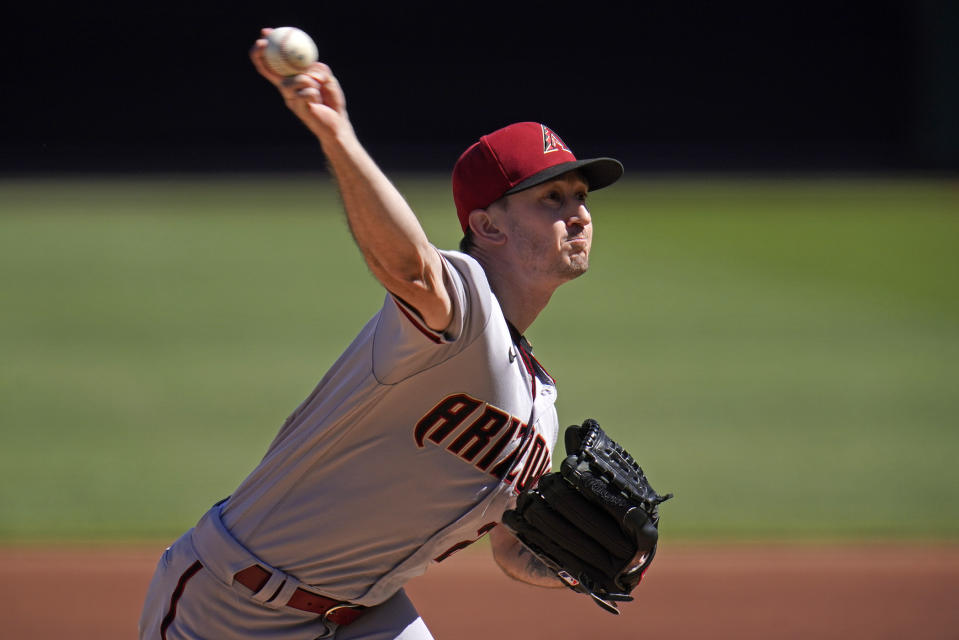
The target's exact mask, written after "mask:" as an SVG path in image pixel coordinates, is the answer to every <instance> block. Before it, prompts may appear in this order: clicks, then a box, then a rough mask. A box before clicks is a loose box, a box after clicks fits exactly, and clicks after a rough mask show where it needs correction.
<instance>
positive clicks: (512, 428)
mask: <svg viewBox="0 0 959 640" xmlns="http://www.w3.org/2000/svg"><path fill="white" fill-rule="evenodd" d="M521 424H522V423H521V422H520V421H519V419H518V418H510V421H509V428H508V429H507V430H506V433H504V434H503V435H502V436H501V437H500V439H499V440H497V441H496V444H494V445H493V448H491V449H490V450H489V451H488V452H487V453H486V455H485V456H483V458H482V459H481V460H480V461H479V462H477V463H476V468H477V469H479V470H480V471H486V469H487V467H489V466H490V465H491V464H493V462H494V461H495V460H496V456H498V455H499V454H501V453H502V452H503V449H505V448H506V445H507V444H508V443H509V441H510V440H512V439H513V434H515V433H516V429H517V428H518V427H519V426H520V425H521ZM524 426H525V425H524Z"/></svg>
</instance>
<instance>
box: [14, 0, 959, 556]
mask: <svg viewBox="0 0 959 640" xmlns="http://www.w3.org/2000/svg"><path fill="white" fill-rule="evenodd" d="M5 17H6V19H7V24H8V25H9V26H8V29H7V34H6V35H5V38H4V46H3V51H4V55H3V56H2V58H0V66H2V68H3V75H2V85H0V86H2V94H3V100H2V101H0V116H2V117H0V131H2V147H0V151H2V153H0V540H3V541H15V542H18V541H38V540H40V541H42V540H91V539H93V540H164V541H166V540H169V539H171V538H172V537H174V536H176V535H178V534H179V533H180V532H181V531H183V530H184V529H185V528H186V527H188V526H190V525H192V524H193V522H195V520H196V519H197V518H198V517H199V516H200V515H201V514H202V512H203V511H204V510H205V509H206V508H207V507H208V506H209V505H210V504H212V503H213V502H214V501H216V500H217V499H219V498H220V497H222V496H225V495H227V494H228V493H229V492H230V491H231V490H232V489H233V487H235V486H236V484H237V483H238V482H239V481H240V480H242V478H243V477H244V476H245V474H246V473H247V472H249V470H251V469H252V468H253V466H254V465H255V464H256V462H257V461H258V460H259V458H260V456H261V455H262V453H263V452H264V451H265V449H266V447H267V445H268V444H269V442H270V440H271V439H272V437H273V435H274V434H275V432H276V430H277V429H278V427H279V425H280V424H281V423H282V422H283V420H284V418H285V417H286V415H287V413H288V412H289V411H291V410H292V409H293V408H294V407H295V406H296V405H297V404H298V403H299V402H300V401H301V400H302V398H304V397H305V396H306V395H307V394H308V393H309V392H310V390H311V389H312V387H313V385H314V384H315V382H316V381H317V380H318V379H319V378H320V377H321V376H322V375H323V373H324V372H325V370H326V369H327V367H328V366H329V365H330V364H331V363H332V362H333V361H334V359H335V358H336V357H337V355H338V354H339V353H340V352H341V351H342V349H343V348H345V347H346V345H347V344H348V343H349V341H350V340H351V339H352V336H353V335H354V334H355V332H356V331H357V330H358V329H359V328H360V327H361V326H362V324H363V323H364V322H365V321H366V319H368V318H369V316H370V315H371V314H372V313H374V312H375V311H376V309H377V308H378V306H379V305H380V304H381V302H382V299H383V294H382V291H381V289H380V288H379V287H378V286H377V285H376V284H375V283H374V282H373V280H372V278H371V277H370V276H369V274H368V273H367V270H366V268H365V266H364V265H363V263H362V260H361V258H360V256H359V254H358V252H357V251H356V250H355V249H354V248H353V246H352V242H351V239H350V237H349V233H348V231H347V229H346V227H345V224H344V223H343V219H342V214H341V211H340V205H339V201H338V197H337V194H336V192H335V189H334V188H333V186H332V185H331V183H330V180H329V178H328V176H327V175H326V173H325V170H324V167H323V159H322V157H321V155H320V152H319V149H318V145H317V143H316V142H315V141H314V140H313V139H312V138H311V137H310V135H309V134H308V132H307V131H306V130H305V129H304V128H303V127H302V126H301V125H300V124H299V123H298V122H297V121H296V120H295V118H294V117H293V116H292V115H291V114H289V113H288V112H287V111H286V109H285V107H284V106H283V104H282V101H281V100H280V99H279V97H278V96H277V95H276V92H275V91H274V90H273V88H272V87H270V86H269V85H268V84H267V83H266V82H265V81H263V80H262V79H261V78H260V77H259V76H258V75H257V74H256V73H255V72H254V70H253V68H252V66H251V65H250V63H249V60H248V58H247V51H248V49H249V47H250V45H251V44H252V42H253V40H254V39H255V38H256V37H257V35H258V30H259V28H260V27H261V26H281V25H295V26H299V27H301V28H303V29H304V30H306V31H308V32H309V33H311V34H312V35H313V36H314V38H315V39H316V41H317V43H318V45H319V49H320V55H321V58H322V59H323V60H325V61H327V62H329V63H330V64H331V66H332V67H333V69H334V71H335V72H336V74H337V76H338V78H339V79H340V81H341V83H342V85H343V86H344V88H345V91H346V94H347V99H348V105H349V110H350V116H351V119H352V121H353V123H354V125H355V127H356V129H357V132H358V134H359V136H360V138H361V140H362V141H363V142H364V143H365V144H366V145H367V147H368V148H369V149H370V151H371V153H372V154H373V156H374V157H375V158H376V159H377V160H378V161H379V163H380V164H381V165H382V166H383V167H384V168H385V169H386V171H387V172H388V173H389V175H390V176H391V177H393V178H394V179H395V181H396V182H397V184H398V186H399V187H400V188H401V190H402V191H403V193H404V194H405V195H406V196H407V198H408V199H409V201H410V203H411V204H412V205H413V207H414V209H415V210H416V211H417V213H418V215H419V216H420V217H421V219H422V221H423V224H424V227H425V228H426V229H427V231H428V233H429V234H430V236H431V238H432V239H433V240H434V242H435V243H436V244H437V245H439V246H441V247H453V246H455V244H456V242H457V241H458V239H459V238H458V233H457V227H456V224H455V222H453V217H452V212H453V208H452V199H451V196H450V193H449V187H448V175H449V172H450V170H451V168H452V166H453V163H454V162H455V160H456V157H457V156H458V154H459V153H460V152H461V151H462V150H463V149H464V148H465V147H467V146H468V145H469V144H471V143H472V142H473V141H474V140H475V139H476V138H477V137H478V136H479V135H482V134H483V133H486V132H488V131H491V130H493V129H496V128H498V127H501V126H503V125H505V124H508V123H510V122H513V121H518V120H539V121H543V122H545V123H547V124H549V125H550V126H551V127H552V128H554V129H555V130H556V131H557V132H558V133H559V135H560V136H561V137H562V138H563V139H564V140H565V141H566V142H567V143H568V144H569V145H570V146H571V148H572V149H573V150H574V151H575V152H576V153H577V155H579V156H580V157H590V156H595V155H610V156H614V157H617V158H619V159H621V160H622V161H623V162H624V164H625V165H626V170H627V178H626V179H624V180H623V181H621V182H620V183H619V184H617V185H616V187H615V188H614V189H609V190H604V191H601V192H598V193H596V194H594V195H592V196H591V202H592V203H593V205H592V207H593V213H594V217H595V221H596V226H597V235H596V243H595V251H594V258H593V268H592V270H591V272H590V274H589V275H588V276H587V277H586V278H583V279H581V280H579V281H576V282H575V283H571V284H570V285H568V287H564V289H562V290H561V291H560V292H559V293H558V294H557V295H556V296H555V299H554V300H553V303H552V304H551V306H550V308H549V310H548V311H547V312H546V313H545V314H544V315H543V316H542V318H541V319H540V321H539V322H538V323H537V325H536V326H535V327H533V330H532V331H531V332H530V337H531V339H532V341H533V343H534V345H535V346H536V349H537V353H538V354H539V355H540V356H541V357H542V360H543V362H544V363H545V364H546V365H547V368H549V369H550V371H551V373H553V374H554V376H555V377H556V378H557V379H558V380H559V383H560V405H559V409H560V416H561V421H563V422H566V423H573V422H580V421H581V420H582V419H583V418H584V417H586V416H587V415H592V417H595V418H597V419H598V420H599V421H600V422H601V423H602V424H603V425H604V426H606V427H608V428H609V430H610V431H611V432H613V433H615V434H616V435H617V437H618V438H619V439H622V440H623V441H624V444H626V445H627V447H628V448H630V449H631V450H635V451H636V452H637V457H638V458H639V459H640V460H641V461H642V462H643V464H644V467H645V468H646V470H647V472H648V473H649V475H650V478H651V479H652V480H653V483H654V486H655V487H656V488H657V489H659V490H661V491H673V492H675V493H676V494H677V498H676V499H675V500H674V501H673V502H670V503H667V505H665V506H664V507H663V510H664V513H665V514H668V515H665V516H664V520H663V528H664V531H668V534H669V535H670V536H671V538H670V539H673V540H676V539H680V540H681V539H686V540H704V539H705V540H715V539H726V540H728V539H732V540H744V539H746V540H754V539H774V540H797V539H798V540H815V541H823V540H863V539H867V540H874V539H880V540H890V539H896V540H898V539H904V538H905V539H909V540H917V539H935V540H943V539H944V540H951V541H954V540H956V538H957V537H959V473H957V471H956V470H955V458H956V454H957V453H959V430H957V426H959V425H957V418H956V416H957V415H959V382H957V381H959V366H957V362H959V297H957V295H956V294H957V283H959V218H957V213H959V188H957V182H956V172H957V170H959V118H957V114H959V81H957V77H959V76H957V69H959V3H956V2H948V1H946V0H942V1H935V0H918V1H914V2H907V1H872V2H841V1H832V2H825V1H815V0H813V1H804V2H780V3H769V2H762V3H761V2H731V3H711V2H657V3H647V2H636V3H626V2H602V1H599V2H590V3H587V4H576V5H573V4H565V3H533V2H531V3H519V2H513V3H498V2H483V3H472V4H467V5H464V6H455V5H454V4H453V3H446V4H440V3H417V2H406V3H391V4H388V3H371V4H367V3H343V2H337V3H332V2H310V3H302V2H297V3H294V2H270V3H263V2H257V3H252V2H191V3H177V2H170V3H160V4H157V3H147V4H140V5H136V6H135V8H134V6H133V5H130V4H129V3H119V2H98V3H89V4H87V5H83V6H77V5H74V6H71V7H67V8H65V7H64V6H63V5H62V3H53V2H47V1H46V0H36V1H34V2H30V3H20V4H17V5H16V6H14V7H12V8H7V10H6V12H5Z"/></svg>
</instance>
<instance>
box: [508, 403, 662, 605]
mask: <svg viewBox="0 0 959 640" xmlns="http://www.w3.org/2000/svg"><path fill="white" fill-rule="evenodd" d="M565 440H566V454H567V457H566V459H565V460H563V464H562V466H561V468H560V472H559V473H547V474H546V475H544V476H543V477H542V478H540V480H539V482H538V483H537V484H536V486H535V487H534V488H532V489H527V490H526V491H523V492H522V493H520V494H519V497H518V498H517V501H516V509H511V510H509V511H506V512H505V513H504V514H503V523H504V524H505V525H506V526H507V527H509V528H510V529H511V530H512V531H513V533H514V534H515V535H516V537H517V538H519V540H520V542H522V543H523V544H524V545H525V546H526V548H527V549H529V550H530V551H531V552H532V553H533V554H534V555H535V556H536V557H537V558H539V559H540V560H541V561H542V562H543V563H544V564H546V565H547V566H548V567H550V568H551V569H553V570H554V571H555V572H556V575H557V576H558V577H559V578H560V579H561V580H562V581H563V582H564V583H565V584H566V585H567V586H569V587H570V588H571V589H573V590H574V591H578V592H580V593H585V594H588V595H590V596H591V597H592V598H593V600H595V601H596V603H597V604H599V605H600V606H601V607H602V608H604V609H606V610H607V611H609V612H611V613H619V609H618V608H617V605H616V602H617V601H621V602H625V601H629V600H632V599H633V598H632V596H630V595H629V594H630V592H632V590H633V589H635V588H636V586H637V585H638V584H639V581H640V580H642V577H643V574H644V573H645V572H646V569H647V568H648V567H649V565H650V563H651V562H652V561H653V556H654V555H655V553H656V542H657V540H658V538H659V530H658V524H659V509H658V505H659V504H660V503H661V502H665V501H666V500H668V499H669V498H672V497H673V495H672V494H667V495H665V496H661V495H659V494H658V493H656V492H655V491H654V490H653V488H652V487H651V486H649V482H648V481H647V480H646V476H645V475H644V474H643V470H642V469H641V468H640V467H639V465H638V464H636V462H635V461H634V460H633V457H632V456H631V455H629V453H628V452H627V451H625V450H624V449H623V448H622V447H621V446H619V445H618V444H616V442H614V441H613V440H612V439H611V438H610V437H609V436H607V435H606V433H605V432H604V431H603V430H602V429H601V428H600V426H599V423H597V422H596V421H595V420H592V419H588V420H586V421H585V422H583V424H582V425H580V426H575V425H574V426H572V427H569V428H567V429H566V437H565Z"/></svg>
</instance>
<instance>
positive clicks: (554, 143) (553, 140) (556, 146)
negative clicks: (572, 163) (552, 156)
mask: <svg viewBox="0 0 959 640" xmlns="http://www.w3.org/2000/svg"><path fill="white" fill-rule="evenodd" d="M539 126H541V127H542V128H543V153H551V152H553V151H565V152H566V153H572V151H570V150H569V147H567V146H566V143H565V142H563V140H562V138H560V137H559V136H558V135H556V134H555V133H553V132H552V131H551V130H550V128H549V127H547V126H546V125H545V124H541V125H539Z"/></svg>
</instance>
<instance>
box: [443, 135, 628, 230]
mask: <svg viewBox="0 0 959 640" xmlns="http://www.w3.org/2000/svg"><path fill="white" fill-rule="evenodd" d="M574 169H576V170H579V171H581V172H582V173H583V175H584V176H585V177H586V182H587V183H588V184H589V188H590V190H591V191H595V190H596V189H602V188H603V187H608V186H609V185H611V184H613V183H614V182H616V181H617V180H619V178H620V176H622V175H623V165H622V164H620V162H619V161H618V160H614V159H612V158H592V159H589V160H577V159H576V156H574V155H573V152H572V151H570V149H569V147H567V146H566V143H564V142H563V141H562V139H560V137H559V136H558V135H556V134H555V133H553V131H552V130H551V129H550V128H549V127H547V126H546V125H544V124H540V123H538V122H517V123H516V124H511V125H509V126H508V127H503V128H502V129H498V130H496V131H494V132H493V133H490V134H488V135H485V136H483V137H482V138H480V139H479V141H478V142H476V143H474V144H473V145H472V146H471V147H470V148H469V149H467V150H466V151H464V152H463V155H461V156H460V158H459V160H457V161H456V166H454V167H453V202H454V203H455V204H456V215H457V217H458V218H459V220H460V226H461V227H462V228H463V231H464V232H465V231H466V227H467V226H469V215H470V212H471V211H473V210H474V209H485V208H486V207H488V206H489V205H491V204H492V203H494V202H496V201H497V200H499V199H500V198H502V197H503V196H505V195H507V194H510V193H516V192H517V191H522V190H523V189H528V188H529V187H532V186H535V185H538V184H542V183H543V182H547V181H549V180H552V179H553V178H556V177H557V176H560V175H562V174H564V173H566V172H567V171H573V170H574Z"/></svg>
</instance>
